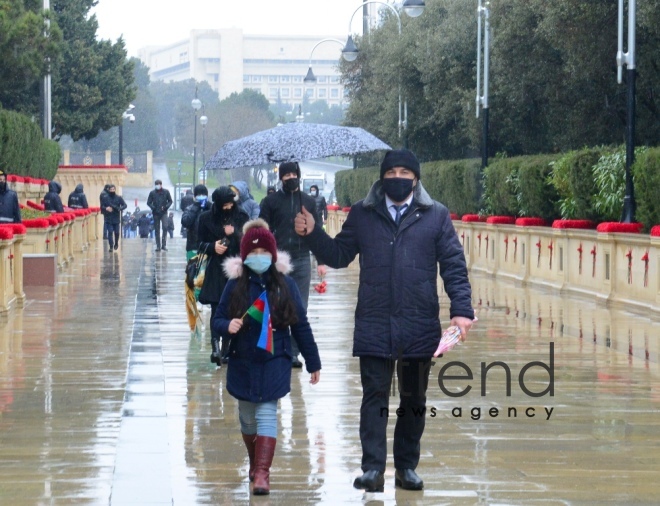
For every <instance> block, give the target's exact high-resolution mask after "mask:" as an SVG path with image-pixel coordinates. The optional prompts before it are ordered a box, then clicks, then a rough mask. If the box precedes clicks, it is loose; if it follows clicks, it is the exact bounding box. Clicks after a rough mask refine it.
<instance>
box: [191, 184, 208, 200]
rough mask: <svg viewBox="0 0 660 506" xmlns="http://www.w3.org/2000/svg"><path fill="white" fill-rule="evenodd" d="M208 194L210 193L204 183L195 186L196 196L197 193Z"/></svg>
mask: <svg viewBox="0 0 660 506" xmlns="http://www.w3.org/2000/svg"><path fill="white" fill-rule="evenodd" d="M188 191H190V190H188ZM186 193H188V192H186ZM208 194H209V191H208V190H207V189H206V186H204V185H203V184H198V185H197V186H195V191H194V193H193V195H194V196H195V197H196V196H197V195H208Z"/></svg>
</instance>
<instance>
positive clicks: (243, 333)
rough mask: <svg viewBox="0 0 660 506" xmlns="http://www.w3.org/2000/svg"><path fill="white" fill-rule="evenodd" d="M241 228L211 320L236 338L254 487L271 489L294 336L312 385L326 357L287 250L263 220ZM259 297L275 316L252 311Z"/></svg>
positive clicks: (233, 363)
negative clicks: (266, 334) (265, 336)
mask: <svg viewBox="0 0 660 506" xmlns="http://www.w3.org/2000/svg"><path fill="white" fill-rule="evenodd" d="M243 232H244V235H243V239H242V240H241V243H240V257H234V258H230V259H228V260H226V261H225V262H224V269H225V271H226V273H227V275H228V276H229V278H230V279H229V281H228V282H227V286H226V288H225V291H224V292H223V294H222V299H221V300H220V304H219V306H218V310H217V311H216V314H215V317H214V318H213V319H212V320H211V324H212V327H213V330H214V331H215V332H217V333H219V334H222V335H223V336H225V338H229V337H231V344H230V352H229V365H228V367H227V391H228V392H229V393H230V394H231V395H232V396H233V397H235V398H236V399H238V417H239V420H240V424H241V434H242V436H243V442H244V443H245V447H246V448H247V453H248V458H249V461H250V469H249V473H248V475H249V478H250V480H251V481H254V485H253V488H252V493H253V494H255V495H266V494H269V493H270V467H271V465H272V462H273V455H274V453H275V446H276V443H277V432H278V431H277V404H278V400H279V399H280V398H282V397H284V396H285V395H287V394H288V393H289V392H290V390H291V361H290V359H289V357H290V354H291V340H292V338H293V339H294V340H296V341H297V342H298V344H299V347H300V350H301V351H302V354H303V356H304V357H305V365H306V366H307V371H308V372H309V373H310V374H311V381H310V383H311V384H312V385H315V384H316V383H318V381H319V379H320V376H321V359H320V358H319V352H318V348H317V346H316V342H315V341H314V335H313V334H312V329H311V327H310V325H309V322H308V320H307V312H306V310H305V308H304V306H303V304H302V299H301V298H300V293H299V292H298V287H297V286H296V283H295V282H294V281H293V279H291V278H290V277H289V276H288V275H287V273H288V272H290V270H291V264H290V263H289V259H288V255H287V254H286V253H285V252H282V251H277V247H276V243H275V237H273V234H272V233H270V231H269V230H268V225H267V224H266V222H264V221H263V220H260V219H257V220H253V221H250V222H248V223H246V224H245V227H244V228H243ZM260 296H261V297H264V298H265V299H266V300H267V304H268V307H269V309H270V321H268V320H265V321H264V319H265V318H266V316H265V311H264V313H263V314H264V316H263V317H262V318H261V319H260V318H259V314H256V313H252V312H249V311H248V308H249V307H251V306H252V305H253V303H254V302H255V301H256V300H257V299H259V298H260ZM261 300H262V301H263V299H261ZM246 313H247V314H246ZM269 324H272V342H271V343H268V340H266V342H265V343H264V342H260V337H261V334H262V325H267V326H270V325H269ZM266 328H268V327H266ZM269 344H272V346H269Z"/></svg>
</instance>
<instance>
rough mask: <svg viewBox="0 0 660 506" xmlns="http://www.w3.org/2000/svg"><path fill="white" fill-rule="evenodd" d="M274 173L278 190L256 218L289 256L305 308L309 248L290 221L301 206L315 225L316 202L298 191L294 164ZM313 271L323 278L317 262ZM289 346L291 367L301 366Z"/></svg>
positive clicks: (287, 163) (308, 278)
mask: <svg viewBox="0 0 660 506" xmlns="http://www.w3.org/2000/svg"><path fill="white" fill-rule="evenodd" d="M278 173H279V177H280V180H281V181H282V189H281V190H279V191H277V192H275V193H273V194H272V195H270V196H268V197H266V198H265V199H264V202H263V206H262V207H261V212H260V213H259V218H262V219H263V220H265V221H266V223H268V225H269V226H270V228H271V230H272V232H273V235H275V238H276V239H277V245H278V247H279V248H280V249H282V250H284V251H286V252H287V253H288V254H289V255H290V256H291V262H292V264H293V272H292V273H291V277H292V278H293V279H294V281H295V282H296V284H297V285H298V290H299V291H300V296H301V298H302V301H303V306H305V309H307V302H308V301H309V284H310V282H311V279H312V262H311V259H310V256H309V246H308V245H307V243H306V242H305V241H304V240H303V238H302V237H299V236H298V235H297V234H296V231H295V229H294V220H295V217H296V214H297V213H298V212H300V209H301V206H305V208H306V209H309V210H310V211H311V212H312V213H313V215H314V219H315V220H316V221H317V222H318V221H319V218H318V215H317V214H316V203H315V202H314V199H312V197H310V196H309V195H307V194H306V193H304V192H302V191H301V190H300V167H299V165H298V163H297V162H286V163H282V164H280V167H279V170H278ZM317 259H318V257H317ZM316 270H317V273H318V275H319V276H320V277H321V278H323V277H325V274H326V268H325V265H322V263H321V262H319V265H318V267H317V269H316ZM291 347H292V349H293V356H292V362H291V364H292V366H293V367H302V362H300V360H299V359H298V347H297V345H296V343H295V342H293V343H291Z"/></svg>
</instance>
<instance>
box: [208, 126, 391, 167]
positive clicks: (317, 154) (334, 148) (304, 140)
mask: <svg viewBox="0 0 660 506" xmlns="http://www.w3.org/2000/svg"><path fill="white" fill-rule="evenodd" d="M386 149H392V148H390V146H388V145H387V144H385V143H384V142H383V141H381V140H380V139H379V138H378V137H376V136H374V135H372V134H370V133H369V132H367V131H366V130H364V129H362V128H357V127H344V126H336V125H322V124H318V123H286V124H283V125H278V126H276V127H273V128H270V129H268V130H263V131H261V132H257V133H255V134H252V135H248V136H247V137H242V138H240V139H236V140H234V141H229V142H227V143H225V144H224V145H223V146H222V147H221V148H220V149H219V150H218V151H217V152H216V153H215V154H214V155H213V156H212V157H211V158H210V159H209V160H208V161H207V162H206V165H205V166H204V169H207V170H212V169H236V168H239V167H252V166H255V165H263V164H269V163H273V162H281V161H303V160H315V159H318V158H325V157H327V156H350V155H356V154H358V153H369V152H371V151H378V150H386Z"/></svg>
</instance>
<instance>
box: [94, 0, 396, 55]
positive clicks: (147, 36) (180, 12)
mask: <svg viewBox="0 0 660 506" xmlns="http://www.w3.org/2000/svg"><path fill="white" fill-rule="evenodd" d="M361 3H362V0H232V1H229V0H185V1H171V0H170V1H166V0H99V3H98V5H97V6H96V8H95V9H94V10H93V11H92V12H93V13H95V14H96V17H97V19H98V22H99V30H98V32H97V33H98V36H99V38H101V39H109V40H112V41H113V42H114V41H116V40H117V39H118V38H119V37H120V36H121V35H123V36H124V40H125V42H126V48H127V50H128V55H129V56H137V51H138V49H140V48H141V47H144V46H149V45H161V44H169V43H172V42H177V41H180V40H182V39H185V38H187V37H188V35H189V33H190V30H194V29H220V28H241V29H243V32H244V33H245V34H248V35H284V34H294V35H316V34H318V35H319V39H321V38H323V37H324V36H334V37H338V36H342V37H341V38H342V40H343V39H344V37H345V36H346V35H348V25H349V22H350V20H351V16H352V15H353V12H354V11H355V10H356V9H358V8H359V7H360V5H361ZM374 5H375V8H377V7H378V4H374ZM383 8H386V7H383ZM361 25H362V22H361V13H360V12H358V13H357V14H355V17H354V18H353V23H352V25H351V28H352V31H353V32H357V33H361V31H362V28H361Z"/></svg>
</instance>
